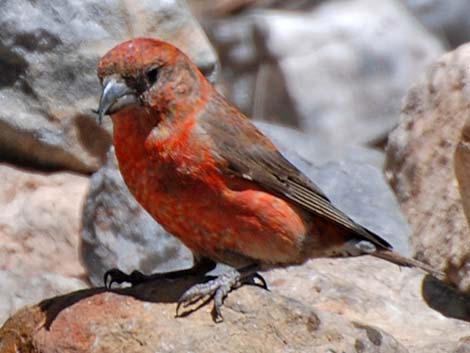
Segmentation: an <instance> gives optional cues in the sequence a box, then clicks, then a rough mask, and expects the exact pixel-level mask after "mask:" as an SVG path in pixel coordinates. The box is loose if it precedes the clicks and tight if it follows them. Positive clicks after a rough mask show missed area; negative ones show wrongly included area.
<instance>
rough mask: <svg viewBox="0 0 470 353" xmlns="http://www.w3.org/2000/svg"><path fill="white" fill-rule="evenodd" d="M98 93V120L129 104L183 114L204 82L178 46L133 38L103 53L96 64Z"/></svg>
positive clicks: (198, 93) (200, 90) (192, 104)
mask: <svg viewBox="0 0 470 353" xmlns="http://www.w3.org/2000/svg"><path fill="white" fill-rule="evenodd" d="M98 77H99V79H100V81H101V84H102V87H103V89H102V93H101V98H100V103H99V108H98V113H99V119H100V122H101V120H102V118H103V116H104V115H106V114H111V115H112V114H114V113H117V112H119V111H120V110H121V109H125V108H127V107H129V106H131V105H134V106H135V105H138V106H141V107H143V108H145V109H153V110H155V111H157V112H159V113H163V114H168V115H173V114H176V113H181V114H184V113H185V112H184V110H185V109H190V108H191V107H192V106H194V104H196V103H197V102H198V101H199V100H200V99H201V96H202V94H203V91H204V87H205V86H206V84H207V82H206V80H205V79H204V77H203V75H202V74H201V73H200V71H199V70H198V69H197V67H196V66H195V65H194V64H193V63H192V62H191V61H190V60H189V59H188V57H187V56H186V55H185V54H183V53H182V52H181V51H180V50H179V49H177V48H176V47H174V46H172V45H171V44H169V43H165V42H163V41H159V40H155V39H149V38H136V39H133V40H130V41H127V42H124V43H121V44H119V45H117V46H116V47H114V48H113V49H111V50H110V51H109V52H107V53H106V54H105V55H104V56H103V58H102V59H101V61H100V63H99V67H98Z"/></svg>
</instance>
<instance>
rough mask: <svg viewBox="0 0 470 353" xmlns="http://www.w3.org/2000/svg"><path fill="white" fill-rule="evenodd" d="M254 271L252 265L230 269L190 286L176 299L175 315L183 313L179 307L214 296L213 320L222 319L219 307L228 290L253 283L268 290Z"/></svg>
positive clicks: (261, 278)
mask: <svg viewBox="0 0 470 353" xmlns="http://www.w3.org/2000/svg"><path fill="white" fill-rule="evenodd" d="M255 271H256V269H253V267H249V268H246V269H242V270H236V269H232V270H229V271H228V272H226V273H224V274H222V275H220V276H218V277H216V278H215V279H212V280H210V281H208V282H205V283H199V284H196V285H194V286H192V287H191V288H189V289H188V290H187V291H186V292H184V293H183V295H182V296H181V297H180V299H179V300H178V305H177V306H176V317H179V316H183V315H184V314H180V312H179V311H180V308H181V307H182V308H186V307H188V306H190V305H192V304H195V303H196V302H198V301H200V300H201V299H203V298H207V300H205V301H203V303H202V304H201V305H203V304H205V303H207V301H208V300H210V298H214V307H213V311H212V315H213V318H214V321H216V322H221V321H223V316H222V312H221V308H222V304H223V301H224V299H225V297H226V296H227V295H228V293H229V292H230V291H232V290H233V289H236V288H239V287H241V286H243V285H245V284H248V285H255V286H258V287H261V288H263V289H266V290H269V289H268V285H267V284H266V281H265V279H264V278H263V277H262V276H261V275H260V274H259V273H257V272H255ZM201 305H200V306H201ZM200 306H199V307H200ZM191 311H193V310H191Z"/></svg>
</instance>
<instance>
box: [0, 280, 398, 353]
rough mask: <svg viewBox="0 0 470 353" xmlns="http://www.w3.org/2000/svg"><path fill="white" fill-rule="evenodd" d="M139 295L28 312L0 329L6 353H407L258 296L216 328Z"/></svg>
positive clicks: (375, 332) (359, 329)
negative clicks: (177, 315)
mask: <svg viewBox="0 0 470 353" xmlns="http://www.w3.org/2000/svg"><path fill="white" fill-rule="evenodd" d="M156 287H158V285H157V286H156ZM137 288H138V290H136V288H134V289H127V290H125V291H124V292H122V294H127V295H120V294H117V293H109V292H107V293H100V290H87V291H82V292H76V293H73V294H70V295H67V296H64V297H62V298H56V299H52V300H50V301H46V302H43V303H41V304H39V305H38V306H34V307H31V308H26V309H24V310H22V311H20V312H19V313H18V314H16V315H15V316H14V317H12V318H11V319H10V320H9V321H7V322H6V323H5V325H4V326H3V328H2V329H0V341H1V342H2V345H3V349H2V352H5V353H8V352H12V353H13V352H18V351H21V352H41V353H49V352H72V351H73V352H76V353H79V352H126V353H132V352H139V353H140V352H207V353H211V352H214V353H220V352H273V353H275V352H351V353H353V352H384V353H385V352H407V350H406V349H405V348H404V347H403V346H401V345H400V344H399V343H398V342H397V341H396V340H395V339H394V338H393V337H391V336H390V335H388V334H387V333H385V332H383V331H382V330H380V329H377V328H374V327H372V326H369V325H366V324H364V323H359V322H349V321H348V320H345V319H343V318H341V317H340V316H338V315H336V314H330V313H326V312H321V311H319V310H312V309H310V308H308V307H307V306H305V305H303V304H302V303H300V302H298V301H296V300H293V299H289V298H286V297H283V296H279V295H276V294H273V293H269V292H266V291H264V290H262V289H259V288H253V287H244V288H241V289H240V290H237V291H235V292H233V293H232V294H231V295H230V296H229V297H228V299H227V300H226V303H225V306H224V318H225V320H224V322H222V323H218V324H216V323H214V322H213V321H212V319H211V315H210V309H209V306H205V307H203V308H201V310H198V311H196V312H194V313H192V314H191V315H189V316H186V317H183V318H175V317H174V314H175V304H174V303H161V301H162V297H161V296H159V295H157V294H156V293H158V289H159V288H155V286H154V287H152V285H149V284H147V285H144V286H139V287H137ZM160 289H161V286H160ZM136 295H138V296H139V297H141V298H142V296H143V295H144V296H145V297H146V299H147V301H141V300H138V299H136V298H134V297H133V296H136ZM152 301H153V302H154V303H152Z"/></svg>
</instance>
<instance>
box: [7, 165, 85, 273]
mask: <svg viewBox="0 0 470 353" xmlns="http://www.w3.org/2000/svg"><path fill="white" fill-rule="evenodd" d="M0 178H1V180H2V183H1V188H0V204H1V205H2V207H1V209H0V244H2V245H1V246H0V270H12V269H15V271H17V272H18V271H20V270H21V271H23V273H24V274H27V275H32V274H38V273H43V272H54V273H57V274H61V275H64V276H75V277H79V276H81V275H83V273H84V270H83V267H82V266H81V264H80V262H79V258H78V251H77V249H78V243H79V227H80V218H81V211H82V205H83V201H84V197H85V193H86V190H87V188H88V178H86V177H84V176H79V175H76V174H72V173H65V172H56V173H40V172H32V171H25V170H21V169H18V168H14V167H11V166H8V165H0Z"/></svg>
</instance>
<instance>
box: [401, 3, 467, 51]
mask: <svg viewBox="0 0 470 353" xmlns="http://www.w3.org/2000/svg"><path fill="white" fill-rule="evenodd" d="M400 1H401V2H402V3H403V4H404V5H405V6H406V7H407V8H408V9H409V10H410V11H411V12H412V13H413V14H414V15H415V16H416V17H417V18H418V19H419V20H420V21H421V22H422V23H423V25H424V26H426V28H427V29H429V30H430V31H431V32H433V33H435V34H436V35H437V36H439V37H440V38H442V40H443V41H445V42H447V44H448V45H450V46H451V47H456V46H459V45H461V44H463V43H465V42H468V41H470V21H469V19H468V13H469V9H470V0H452V1H448V0H400Z"/></svg>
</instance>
